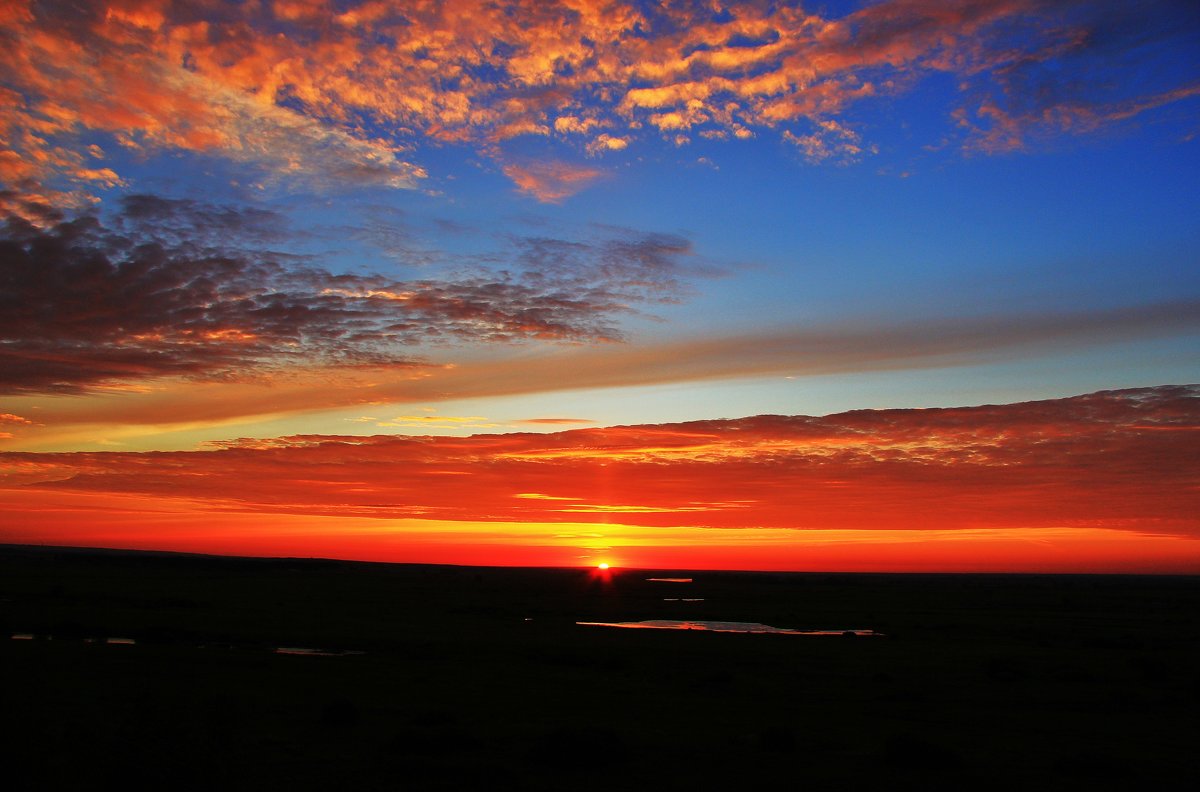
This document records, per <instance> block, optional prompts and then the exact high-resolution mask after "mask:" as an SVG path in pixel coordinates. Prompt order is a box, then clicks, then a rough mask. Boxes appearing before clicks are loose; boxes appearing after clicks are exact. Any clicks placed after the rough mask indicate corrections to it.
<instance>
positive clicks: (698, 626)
mask: <svg viewBox="0 0 1200 792" xmlns="http://www.w3.org/2000/svg"><path fill="white" fill-rule="evenodd" d="M575 623H576V624H579V625H582V626H585V627H624V628H630V629H641V630H699V631H703V632H731V633H772V634H776V635H846V636H851V635H852V636H863V637H873V636H880V635H882V633H877V632H875V631H874V630H792V629H788V628H785V627H772V626H771V625H769V624H759V623H758V622H732V621H702V620H689V621H680V620H677V619H647V620H645V621H636V622H575Z"/></svg>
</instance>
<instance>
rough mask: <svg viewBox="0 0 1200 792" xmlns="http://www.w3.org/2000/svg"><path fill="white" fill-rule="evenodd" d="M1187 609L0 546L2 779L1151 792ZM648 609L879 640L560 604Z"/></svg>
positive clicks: (1118, 592) (1187, 628) (1169, 718)
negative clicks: (739, 628)
mask: <svg viewBox="0 0 1200 792" xmlns="http://www.w3.org/2000/svg"><path fill="white" fill-rule="evenodd" d="M653 576H685V577H693V578H694V579H695V582H693V583H691V584H671V583H655V582H648V581H646V578H648V577H653ZM665 597H703V598H704V599H705V601H704V602H664V601H663V598H665ZM1198 617H1200V579H1198V578H1194V577H1187V578H1181V577H1173V578H1172V577H1140V578H1135V577H1101V576H1097V577H1089V576H1078V577H1063V576H1015V575H1010V576H1002V575H996V576H988V575H977V576H966V575H831V574H769V573H767V574H764V573H733V572H695V573H679V572H670V573H664V572H657V573H655V572H645V571H627V570H626V571H617V572H615V574H613V575H612V577H611V578H610V579H609V580H608V581H605V580H602V579H601V578H600V577H598V576H597V574H596V573H593V572H591V571H589V570H543V569H476V568H465V567H461V568H460V567H432V566H393V565H385V564H363V563H349V562H335V561H308V560H254V559H224V558H211V557H199V556H174V555H160V554H136V553H115V552H102V551H60V550H54V549H49V548H16V547H7V548H0V636H3V638H2V640H0V667H2V668H3V677H2V678H3V693H2V698H0V709H2V712H3V720H4V734H3V735H0V736H2V737H3V750H4V752H5V756H4V762H5V767H4V774H5V784H6V785H9V786H8V788H10V789H51V788H68V787H80V786H95V785H99V784H105V785H111V784H112V783H122V784H130V785H135V786H141V785H143V784H146V783H150V784H154V785H156V786H160V787H162V788H166V789H177V788H197V789H199V788H213V787H214V786H217V787H222V786H223V787H232V788H242V787H247V788H248V787H261V788H287V787H290V788H293V789H311V788H317V787H330V788H344V789H356V788H363V789H439V788H447V789H459V788H462V789H487V788H492V787H500V786H508V787H515V788H522V789H547V790H549V789H554V790H559V789H562V790H575V789H637V788H657V789H695V790H702V789H721V788H730V789H737V788H765V787H768V786H769V787H771V788H779V787H780V786H781V785H782V786H787V787H811V788H851V787H866V786H874V787H878V788H893V787H900V786H905V787H908V786H913V785H918V786H924V787H946V788H963V789H971V788H1023V789H1029V788H1043V789H1094V788H1098V787H1103V788H1118V789H1120V788H1133V787H1140V788H1172V787H1176V786H1181V785H1183V784H1185V783H1189V782H1190V781H1192V780H1194V777H1195V774H1196V773H1197V771H1198V770H1200V760H1198V754H1200V751H1198V749H1197V746H1198V744H1200V743H1198V739H1197V738H1198V737H1200V726H1198V724H1200V713H1198V712H1197V709H1196V704H1197V701H1198V699H1200V696H1198V694H1200V623H1198V621H1197V618H1198ZM655 618H659V619H664V618H666V619H669V618H692V619H719V620H727V621H751V622H764V623H766V624H770V625H774V626H776V627H793V628H802V629H822V628H833V629H847V628H874V629H876V630H879V631H880V632H883V633H886V634H887V635H886V637H871V638H864V637H842V636H834V637H800V636H789V635H740V634H720V633H702V632H659V631H650V630H615V629H605V628H595V627H581V626H576V625H575V624H574V622H575V621H577V620H581V621H582V620H590V621H616V620H642V619H655ZM13 634H22V635H23V634H32V635H35V636H37V637H36V638H35V639H33V640H24V639H22V640H11V639H9V637H8V636H10V635H13ZM46 636H53V638H52V639H47V637H46ZM113 637H121V638H132V639H135V640H136V645H133V646H130V645H112V644H105V643H103V642H102V641H103V639H105V638H113ZM85 639H92V640H91V641H87V640H85ZM95 639H100V640H99V641H97V640H95ZM281 646H283V647H310V648H320V649H326V650H334V651H336V650H355V651H361V652H365V654H354V655H345V656H291V655H281V654H276V653H274V651H273V649H274V648H275V647H281ZM13 782H15V785H11V784H13ZM781 782H782V784H781ZM1189 785H1190V783H1189Z"/></svg>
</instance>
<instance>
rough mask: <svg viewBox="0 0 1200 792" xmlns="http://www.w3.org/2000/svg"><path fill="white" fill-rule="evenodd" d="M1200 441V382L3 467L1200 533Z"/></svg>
mask: <svg viewBox="0 0 1200 792" xmlns="http://www.w3.org/2000/svg"><path fill="white" fill-rule="evenodd" d="M1198 432H1200V386H1195V385H1192V386H1163V387H1158V388H1142V389H1136V390H1125V391H1106V392H1100V393H1093V394H1089V395H1086V396H1078V397H1074V398H1067V399H1058V400H1051V401H1041V402H1027V403H1020V404H1011V405H989V406H983V407H964V408H952V409H926V410H870V411H854V412H848V413H841V414H837V415H830V416H825V417H808V416H776V415H764V416H757V417H752V418H742V419H734V420H713V421H694V422H688V423H679V424H661V425H643V426H625V427H609V428H584V429H575V430H571V431H563V432H557V433H551V434H529V433H515V434H490V435H475V436H471V437H466V438H460V437H423V436H376V437H366V438H363V437H341V436H315V435H314V436H295V437H284V438H277V439H273V440H246V441H235V442H230V443H220V444H215V448H214V450H206V451H191V452H171V453H164V452H155V453H82V452H79V453H68V454H31V453H6V454H0V471H2V474H3V480H4V482H5V487H7V488H9V490H10V491H11V492H16V491H18V490H25V489H30V488H32V489H34V490H39V491H40V490H46V489H50V490H53V491H56V492H90V493H107V494H113V493H123V494H132V495H139V496H148V497H159V496H171V497H180V498H188V499H194V500H195V501H196V502H199V503H206V504H208V508H212V509H222V510H230V509H232V510H235V511H249V512H254V513H260V514H302V515H330V516H354V517H370V518H380V519H388V520H394V519H410V518H431V519H437V520H442V521H467V522H488V521H496V522H506V523H525V524H542V523H545V524H553V523H562V522H570V523H581V522H582V523H586V522H595V523H597V524H604V523H607V522H610V521H613V522H619V523H623V524H627V525H641V526H649V527H657V528H670V527H678V526H690V527H709V528H724V529H733V528H737V529H746V530H749V529H755V528H771V529H791V530H797V531H809V530H857V531H873V530H886V531H896V530H944V531H971V530H976V529H987V530H1009V529H1011V530H1018V529H1021V530H1024V529H1080V530H1082V529H1091V528H1105V529H1112V530H1121V531H1128V532H1133V533H1141V534H1163V535H1168V534H1170V535H1176V536H1188V537H1195V538H1200V517H1198V516H1197V515H1200V469H1198V468H1197V464H1196V459H1195V448H1196V441H1197V437H1198V434H1197V433H1198ZM1097 492H1103V493H1104V497H1103V498H1097V497H1096V493H1097Z"/></svg>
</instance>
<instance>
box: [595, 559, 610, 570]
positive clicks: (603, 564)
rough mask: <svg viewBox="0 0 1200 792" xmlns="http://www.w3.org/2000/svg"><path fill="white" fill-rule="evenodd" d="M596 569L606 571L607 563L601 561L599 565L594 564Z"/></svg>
mask: <svg viewBox="0 0 1200 792" xmlns="http://www.w3.org/2000/svg"><path fill="white" fill-rule="evenodd" d="M596 569H608V562H607V561H601V562H600V563H599V564H596Z"/></svg>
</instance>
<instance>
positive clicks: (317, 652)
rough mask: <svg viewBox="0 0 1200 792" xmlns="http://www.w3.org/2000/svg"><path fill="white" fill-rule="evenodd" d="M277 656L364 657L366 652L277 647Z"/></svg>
mask: <svg viewBox="0 0 1200 792" xmlns="http://www.w3.org/2000/svg"><path fill="white" fill-rule="evenodd" d="M275 654H282V655H305V656H307V657H349V656H351V655H364V654H366V652H358V651H355V650H352V649H350V650H346V651H343V652H332V651H329V650H328V649H309V648H308V647H304V646H277V647H275Z"/></svg>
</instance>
